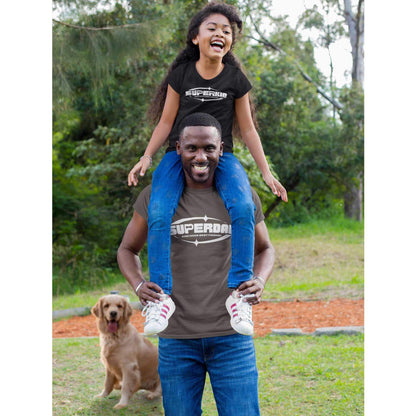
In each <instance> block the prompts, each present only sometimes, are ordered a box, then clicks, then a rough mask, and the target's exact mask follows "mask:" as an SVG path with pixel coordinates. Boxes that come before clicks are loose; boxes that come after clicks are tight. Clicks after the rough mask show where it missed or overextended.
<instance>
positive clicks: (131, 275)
mask: <svg viewBox="0 0 416 416" xmlns="http://www.w3.org/2000/svg"><path fill="white" fill-rule="evenodd" d="M146 239H147V221H146V220H145V219H144V218H143V217H142V216H140V215H139V214H138V213H137V212H136V211H134V213H133V217H132V219H131V220H130V222H129V224H128V225H127V228H126V231H125V232H124V236H123V240H122V241H121V244H120V247H119V248H118V251H117V261H118V266H119V268H120V271H121V273H122V274H123V276H124V277H125V278H126V280H127V281H128V282H129V283H130V285H131V287H132V288H133V291H135V290H136V288H137V287H138V285H139V284H140V283H141V282H144V283H143V284H142V285H141V286H140V288H139V290H138V291H137V293H136V294H137V296H138V297H139V298H140V301H141V302H142V304H143V305H146V304H147V302H148V301H152V302H158V299H159V296H160V295H158V293H156V292H159V293H163V291H162V289H161V288H160V286H158V285H157V284H156V283H152V282H148V281H146V280H145V279H144V277H143V271H142V264H141V262H140V258H139V252H140V251H141V250H142V248H143V246H144V244H145V243H146Z"/></svg>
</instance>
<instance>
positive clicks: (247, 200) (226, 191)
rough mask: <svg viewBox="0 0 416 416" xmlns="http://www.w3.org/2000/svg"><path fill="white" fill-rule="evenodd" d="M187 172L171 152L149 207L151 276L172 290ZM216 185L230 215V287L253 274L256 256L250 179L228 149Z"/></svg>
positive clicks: (161, 167) (162, 165) (161, 168)
mask: <svg viewBox="0 0 416 416" xmlns="http://www.w3.org/2000/svg"><path fill="white" fill-rule="evenodd" d="M184 178H185V175H184V173H183V170H182V163H181V158H180V156H179V155H177V154H176V152H168V153H166V155H165V156H164V157H163V159H162V161H161V162H160V164H159V166H158V167H157V169H156V170H155V172H154V173H153V179H152V194H151V197H150V203H149V209H148V227H149V232H148V238H147V244H148V259H149V275H150V280H151V281H152V282H154V283H157V284H158V285H159V286H160V287H161V288H162V289H163V291H164V292H165V293H167V294H169V295H170V294H171V291H172V274H171V264H170V239H171V237H170V226H171V222H172V217H173V215H174V213H175V211H176V208H177V206H178V202H179V199H180V197H181V195H182V191H183V187H184V181H185V179H184ZM215 186H216V188H217V191H218V193H219V194H220V196H221V198H222V200H223V201H224V204H225V207H226V208H227V210H228V213H229V215H230V218H231V230H232V234H231V267H230V271H229V275H228V287H229V288H233V289H234V288H236V287H237V286H238V285H239V284H240V283H243V282H245V281H247V280H250V279H251V278H252V270H253V260H254V226H255V220H254V210H255V205H254V202H253V198H252V194H251V189H250V183H249V181H248V177H247V174H246V172H245V170H244V168H243V166H242V165H241V164H240V162H239V161H238V159H237V158H236V157H235V156H234V155H233V154H232V153H229V152H224V154H223V156H221V157H220V161H219V164H218V167H217V169H216V171H215Z"/></svg>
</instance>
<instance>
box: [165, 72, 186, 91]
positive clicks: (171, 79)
mask: <svg viewBox="0 0 416 416" xmlns="http://www.w3.org/2000/svg"><path fill="white" fill-rule="evenodd" d="M184 71H185V68H184V65H179V66H178V67H177V68H175V69H174V70H173V71H172V72H171V73H170V74H169V75H168V77H167V81H168V84H169V85H170V86H171V87H172V88H173V89H174V90H175V92H177V93H178V94H180V93H181V88H182V81H183V73H184Z"/></svg>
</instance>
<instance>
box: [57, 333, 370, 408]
mask: <svg viewBox="0 0 416 416" xmlns="http://www.w3.org/2000/svg"><path fill="white" fill-rule="evenodd" d="M151 341H152V342H154V343H155V344H157V342H158V340H157V339H156V338H151ZM363 343H364V337H363V336H362V335H356V336H347V335H339V336H333V337H326V336H321V337H314V336H301V337H277V336H268V337H266V338H258V339H255V346H256V355H257V365H258V369H259V394H260V407H261V412H262V413H261V414H262V416H279V415H282V416H283V415H284V416H316V415H319V416H326V415H328V416H329V415H343V416H348V415H354V416H356V415H362V414H364V411H363V407H364V398H363V389H364V387H363V378H364V377H363V372H364V368H363V367H364V363H363V361H364V357H363ZM99 351H100V348H99V341H98V338H84V339H81V338H75V339H55V340H54V341H53V400H52V405H53V414H54V415H55V416H60V415H100V416H106V415H114V414H116V413H117V414H118V415H143V416H144V415H149V416H152V415H163V414H164V413H163V407H162V402H161V400H160V399H155V400H153V401H147V400H146V399H145V398H144V396H143V394H142V393H140V392H139V393H137V394H135V395H134V396H133V397H132V399H131V401H130V404H129V406H128V407H127V409H122V410H119V411H115V410H113V406H114V405H115V404H116V403H117V402H118V400H119V397H120V392H119V391H114V392H112V393H111V395H110V396H109V397H107V398H104V399H102V398H94V396H95V395H97V394H98V393H100V392H101V390H102V387H103V383H104V367H103V365H102V364H101V363H100V361H99ZM202 407H203V411H204V413H203V414H204V415H206V416H214V415H217V412H216V407H215V401H214V398H213V395H212V389H211V386H210V384H209V381H208V382H207V385H206V388H205V392H204V397H203V402H202Z"/></svg>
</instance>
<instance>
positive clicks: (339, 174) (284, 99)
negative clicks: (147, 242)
mask: <svg viewBox="0 0 416 416" xmlns="http://www.w3.org/2000/svg"><path fill="white" fill-rule="evenodd" d="M231 3H233V4H236V5H239V6H240V9H241V11H242V13H243V17H245V18H246V20H247V23H249V22H251V21H252V20H253V21H256V22H259V21H260V20H261V19H263V18H264V16H266V14H267V13H268V9H269V8H270V5H271V2H270V1H267V2H259V1H257V0H244V1H232V2H231ZM53 4H54V7H55V8H56V10H59V11H60V17H59V18H58V19H57V20H58V21H59V22H60V23H58V22H55V23H54V24H53V92H54V95H53V104H54V114H53V211H54V212H53V249H54V257H53V261H54V293H58V292H59V293H64V292H68V293H73V292H75V291H76V290H77V287H78V288H79V287H86V286H88V285H92V286H97V285H99V283H100V282H103V281H104V282H105V281H106V279H107V278H108V277H107V276H109V275H111V274H112V273H111V270H115V269H117V264H116V251H117V247H118V244H119V242H120V240H121V238H122V233H123V231H124V229H125V227H126V225H127V222H128V221H129V219H130V216H131V213H132V204H133V202H134V200H135V199H136V197H137V195H138V194H139V192H140V191H141V190H142V189H143V188H144V187H145V186H146V185H147V184H148V183H150V180H151V173H152V169H154V168H152V169H151V170H150V172H148V173H147V174H146V176H145V177H144V178H141V179H140V183H139V185H138V187H137V188H134V189H131V188H128V186H127V174H128V172H129V170H130V169H131V167H132V166H133V165H134V163H135V162H136V161H137V159H138V157H139V155H141V154H143V152H144V149H145V147H146V145H147V143H148V140H149V138H150V136H151V134H152V131H153V128H154V126H152V125H151V124H149V122H148V121H147V119H146V116H145V113H146V110H147V108H148V105H149V103H150V100H151V98H152V96H153V94H154V92H155V89H156V86H157V85H158V84H159V83H160V81H161V80H162V78H163V77H164V75H165V74H166V70H167V68H168V66H169V65H170V63H171V62H172V60H173V59H174V57H175V56H176V55H177V53H178V52H179V50H180V49H182V48H183V46H184V42H185V36H186V32H187V27H188V23H189V19H190V17H191V16H192V15H193V14H194V13H195V12H196V11H197V10H199V9H200V8H201V6H202V5H203V4H205V1H202V0H198V1H195V0H175V1H163V0H156V1H154V0H151V1H150V0H148V1H147V0H146V1H143V0H128V1H123V2H115V3H114V2H110V1H100V0H96V1H94V0H55V1H54V2H53ZM249 17H250V18H249ZM250 24H251V23H250ZM250 24H246V26H245V28H246V29H245V34H249V33H250V30H251V26H250ZM97 29H98V30H97ZM270 40H271V41H272V42H274V43H276V44H278V45H280V46H281V47H282V49H283V50H285V51H286V54H276V53H270V51H268V50H266V49H265V48H264V47H263V46H260V45H259V44H256V43H253V42H252V41H249V40H248V38H242V39H240V41H239V42H238V43H237V46H236V54H237V56H239V57H240V59H241V60H242V62H243V64H244V66H245V69H246V72H247V74H248V77H249V79H250V80H251V81H252V83H253V86H254V88H253V92H252V93H253V97H254V100H255V103H256V106H257V117H258V121H259V126H260V128H259V134H260V137H261V139H262V143H263V147H264V149H265V153H266V155H267V156H268V160H269V162H270V166H271V168H272V170H273V169H274V170H275V172H276V174H277V176H278V177H279V180H280V181H281V182H282V184H283V185H284V186H285V187H286V189H287V190H288V193H289V203H287V204H285V203H279V204H276V202H278V201H276V199H275V197H274V196H273V195H272V193H271V191H270V190H269V188H268V187H267V185H266V184H265V183H264V181H263V179H262V177H261V174H260V172H259V170H258V168H257V166H255V163H254V161H253V159H252V157H251V155H249V153H248V151H247V149H246V147H245V146H243V145H242V144H241V143H240V144H237V145H236V150H235V152H236V155H237V157H238V158H239V159H240V161H241V163H242V164H243V166H244V167H245V169H246V171H247V172H248V175H249V178H250V181H251V183H252V185H253V186H254V188H255V189H256V191H257V192H258V193H259V195H260V197H261V199H262V202H263V208H264V210H266V209H267V208H269V207H270V210H271V212H272V213H271V215H270V220H271V221H272V222H273V224H274V225H277V226H283V225H288V224H294V223H300V222H304V221H306V220H307V219H308V218H310V217H311V216H315V217H321V218H324V217H327V216H329V215H333V214H334V213H335V214H337V213H338V212H339V209H340V198H341V195H342V192H343V189H344V187H345V183H346V182H348V180H349V179H350V178H351V177H356V175H357V172H359V170H360V168H361V167H362V162H363V156H362V155H363V140H362V122H361V123H357V120H362V114H363V111H362V109H363V106H362V101H363V100H362V92H360V91H359V90H358V89H356V88H355V87H354V88H351V89H345V91H342V94H341V98H340V99H341V100H342V102H343V103H344V106H345V111H344V112H343V114H342V115H341V120H337V121H334V120H333V119H332V118H330V117H329V116H328V110H327V108H326V107H325V104H324V103H323V102H322V101H321V100H320V99H319V98H318V96H317V94H316V91H315V88H314V87H313V86H312V85H311V84H309V83H307V82H305V80H304V79H303V78H302V77H301V76H300V74H299V70H298V67H297V62H302V67H303V68H304V69H305V70H306V71H307V72H308V74H310V75H311V77H313V79H314V80H316V81H317V82H321V81H324V79H323V77H322V75H321V74H320V73H319V71H318V69H317V68H316V65H315V62H314V57H313V45H312V44H311V43H310V42H304V41H302V40H301V38H300V36H299V35H298V34H297V33H296V31H295V30H293V29H291V28H290V27H289V25H288V24H287V22H286V21H285V19H284V18H277V19H272V23H271V33H270ZM295 58H296V60H297V62H295V60H294V59H295ZM162 156H163V151H160V152H158V154H156V155H155V157H154V166H156V165H157V164H158V162H159V161H160V159H161V157H162ZM275 205H277V206H276V207H275V208H274V206H275ZM272 208H274V209H272ZM145 257H146V256H144V258H143V260H144V261H146V259H145Z"/></svg>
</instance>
